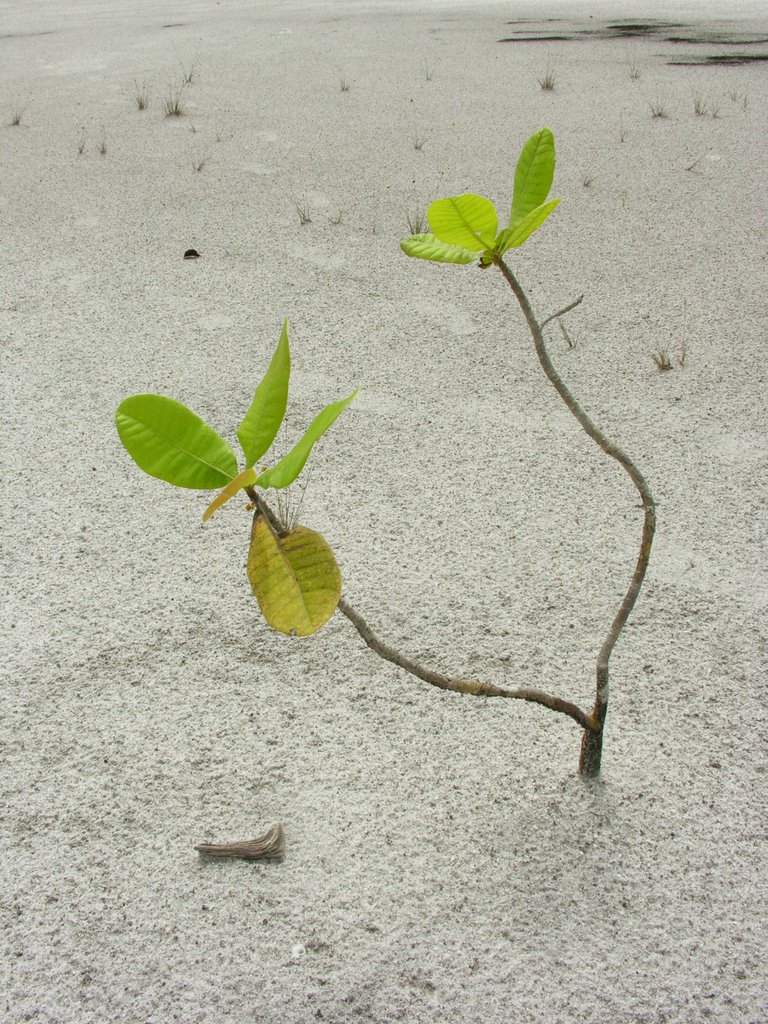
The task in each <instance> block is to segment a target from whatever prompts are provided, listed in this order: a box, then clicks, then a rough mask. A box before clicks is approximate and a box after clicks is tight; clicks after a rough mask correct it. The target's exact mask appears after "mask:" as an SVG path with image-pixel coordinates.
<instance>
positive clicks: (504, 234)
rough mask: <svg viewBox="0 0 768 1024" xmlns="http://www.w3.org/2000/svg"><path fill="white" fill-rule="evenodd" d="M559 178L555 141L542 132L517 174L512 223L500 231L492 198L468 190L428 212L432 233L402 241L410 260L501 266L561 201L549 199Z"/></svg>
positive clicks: (535, 136) (526, 149) (527, 148)
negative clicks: (556, 175)
mask: <svg viewBox="0 0 768 1024" xmlns="http://www.w3.org/2000/svg"><path fill="white" fill-rule="evenodd" d="M554 174H555V140H554V137H553V135H552V132H551V130H550V129H549V128H542V129H540V130H539V131H538V132H536V133H535V134H533V135H532V136H531V137H530V139H528V141H527V142H526V144H525V146H524V148H523V151H522V153H521V154H520V159H519V160H518V162H517V169H516V170H515V184H514V192H513V197H512V210H511V213H510V216H509V223H508V224H507V226H506V227H504V228H502V230H501V231H499V218H498V215H497V213H496V208H495V207H494V205H493V203H492V202H491V200H490V199H486V198H485V196H480V195H476V194H475V193H474V192H464V193H463V194H462V195H458V196H449V197H448V198H447V199H436V200H435V202H433V203H431V204H430V206H429V209H428V210H427V219H428V221H429V226H430V227H431V229H432V233H431V234H413V235H411V236H410V238H405V239H403V241H402V242H401V243H400V248H401V249H402V250H403V252H404V253H406V255H408V256H415V257H416V258H417V259H421V260H434V261H436V262H437V263H473V262H474V261H475V260H477V259H479V260H480V265H481V266H482V267H489V266H491V265H492V264H493V263H496V262H497V261H498V260H499V259H500V258H501V257H502V256H503V255H504V253H505V252H506V251H507V250H508V249H513V248H517V247H518V246H521V245H522V244H523V242H525V241H526V239H527V238H529V237H530V236H531V235H532V234H533V232H534V231H536V229H537V228H539V227H541V225H542V224H543V223H544V221H545V220H546V219H547V217H548V216H549V215H550V213H552V211H553V210H554V208H555V207H556V206H557V204H558V203H559V202H560V200H559V199H550V200H547V196H548V195H549V190H550V188H551V187H552V179H553V178H554Z"/></svg>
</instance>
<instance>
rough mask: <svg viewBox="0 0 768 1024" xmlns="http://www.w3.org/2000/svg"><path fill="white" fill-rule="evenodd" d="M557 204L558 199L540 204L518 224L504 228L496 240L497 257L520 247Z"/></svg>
mask: <svg viewBox="0 0 768 1024" xmlns="http://www.w3.org/2000/svg"><path fill="white" fill-rule="evenodd" d="M559 202H560V200H559V199H550V200H549V201H548V202H546V203H542V204H541V206H537V207H536V209H535V210H531V212H530V213H529V214H528V216H527V217H523V219H522V220H521V221H520V223H519V224H516V225H515V226H514V227H511V228H505V229H504V230H503V231H502V232H501V233H500V234H499V237H498V238H497V239H496V251H497V252H498V253H499V255H501V254H502V253H505V252H506V251H507V249H511V248H513V247H517V246H518V245H522V244H523V242H524V241H525V240H526V238H528V236H529V235H532V234H533V232H534V231H535V230H536V228H538V227H540V226H541V225H542V224H543V223H544V221H545V220H546V219H547V217H548V216H549V215H550V213H552V211H553V210H554V208H555V207H556V206H557V204H558V203H559Z"/></svg>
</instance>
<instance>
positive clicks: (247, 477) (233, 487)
mask: <svg viewBox="0 0 768 1024" xmlns="http://www.w3.org/2000/svg"><path fill="white" fill-rule="evenodd" d="M257 475H258V474H257V473H256V470H255V469H244V470H243V471H242V473H238V474H237V476H236V477H235V479H234V480H230V481H229V483H228V484H227V486H226V487H225V488H224V489H223V490H222V491H219V493H218V494H217V495H216V497H215V498H214V499H213V501H212V502H211V503H210V505H209V506H208V508H207V509H206V510H205V512H203V522H204V523H207V522H208V520H209V519H210V518H211V516H212V515H213V513H214V512H215V511H216V510H217V509H219V508H221V506H222V505H225V504H226V503H227V502H228V501H229V499H230V498H234V496H235V495H236V494H239V492H240V491H241V490H242V489H243V488H244V487H248V486H249V484H255V483H256V477H257Z"/></svg>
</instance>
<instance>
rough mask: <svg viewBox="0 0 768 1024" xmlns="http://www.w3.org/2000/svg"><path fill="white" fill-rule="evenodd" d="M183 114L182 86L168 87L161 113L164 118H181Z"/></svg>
mask: <svg viewBox="0 0 768 1024" xmlns="http://www.w3.org/2000/svg"><path fill="white" fill-rule="evenodd" d="M184 112H185V111H184V85H183V84H182V85H177V86H173V85H171V86H169V87H168V92H167V93H166V97H165V103H164V104H163V113H164V114H165V116H166V117H183V116H184Z"/></svg>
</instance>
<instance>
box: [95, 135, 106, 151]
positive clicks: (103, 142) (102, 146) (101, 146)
mask: <svg viewBox="0 0 768 1024" xmlns="http://www.w3.org/2000/svg"><path fill="white" fill-rule="evenodd" d="M96 149H98V151H99V153H100V154H101V156H106V155H107V137H106V135H105V134H104V132H103V131H102V133H101V138H100V139H99V142H98V145H97V146H96Z"/></svg>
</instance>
